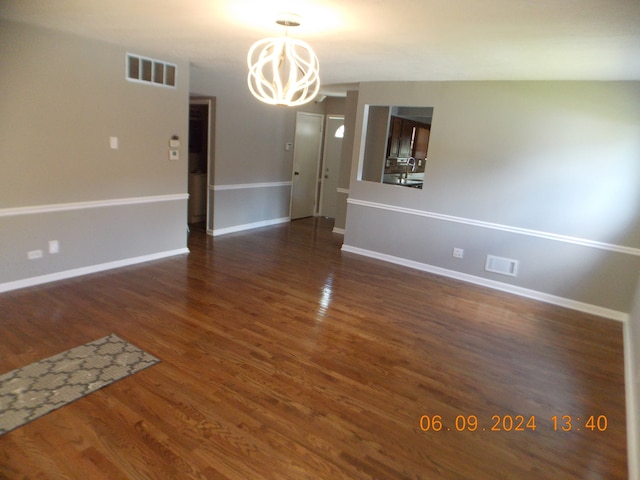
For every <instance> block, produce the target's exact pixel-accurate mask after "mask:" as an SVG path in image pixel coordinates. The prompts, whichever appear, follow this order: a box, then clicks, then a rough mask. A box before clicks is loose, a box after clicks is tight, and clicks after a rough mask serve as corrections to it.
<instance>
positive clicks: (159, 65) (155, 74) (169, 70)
mask: <svg viewBox="0 0 640 480" xmlns="http://www.w3.org/2000/svg"><path fill="white" fill-rule="evenodd" d="M177 76H178V67H177V66H176V65H174V64H173V63H168V62H163V61H162V60H156V59H153V58H148V57H142V56H140V55H135V54H133V53H127V80H129V81H131V82H140V83H148V84H151V85H158V86H163V87H171V88H175V86H176V79H177Z"/></svg>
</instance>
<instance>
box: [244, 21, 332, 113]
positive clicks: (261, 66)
mask: <svg viewBox="0 0 640 480" xmlns="http://www.w3.org/2000/svg"><path fill="white" fill-rule="evenodd" d="M276 23H277V24H278V25H282V26H284V27H285V35H284V37H280V38H265V39H263V40H258V41H257V42H256V43H254V44H253V45H252V46H251V48H250V49H249V54H248V55H247V64H248V66H249V76H248V79H247V81H248V84H249V90H250V91H251V93H252V94H253V96H254V97H256V98H257V99H258V100H260V101H261V102H265V103H268V104H270V105H284V106H287V107H295V106H297V105H302V104H304V103H307V102H310V101H311V100H313V99H314V98H315V96H316V95H317V94H318V91H319V90H320V77H319V64H318V57H317V56H316V54H315V53H314V52H313V50H312V49H311V47H310V46H309V44H308V43H306V42H303V41H302V40H297V39H295V38H290V37H289V36H288V30H289V27H297V26H299V25H300V19H299V17H298V16H297V15H292V14H287V15H286V16H281V17H280V18H279V19H278V20H277V21H276Z"/></svg>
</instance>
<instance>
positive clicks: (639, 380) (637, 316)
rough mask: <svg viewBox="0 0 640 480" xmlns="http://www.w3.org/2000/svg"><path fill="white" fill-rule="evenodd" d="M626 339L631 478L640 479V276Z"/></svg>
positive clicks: (633, 479) (631, 479) (628, 439)
mask: <svg viewBox="0 0 640 480" xmlns="http://www.w3.org/2000/svg"><path fill="white" fill-rule="evenodd" d="M625 340H626V342H625V352H626V353H625V355H626V357H625V360H626V364H627V379H626V389H627V398H628V402H627V418H628V419H629V420H628V429H627V431H628V438H627V442H628V444H629V453H628V455H629V472H630V475H629V478H630V480H640V278H638V287H637V289H636V296H635V301H634V306H633V309H632V311H631V316H630V319H629V322H628V324H627V328H626V330H625Z"/></svg>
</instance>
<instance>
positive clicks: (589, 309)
mask: <svg viewBox="0 0 640 480" xmlns="http://www.w3.org/2000/svg"><path fill="white" fill-rule="evenodd" d="M342 250H343V251H345V252H350V253H355V254H358V255H363V256H365V257H371V258H375V259H378V260H382V261H385V262H389V263H395V264H397V265H403V266H405V267H409V268H414V269H416V270H422V271H424V272H429V273H435V274H437V275H442V276H444V277H450V278H454V279H456V280H462V281H463V282H468V283H473V284H475V285H480V286H483V287H488V288H492V289H494V290H500V291H502V292H507V293H513V294H514V295H519V296H521V297H526V298H531V299H534V300H540V301H541V302H545V303H550V304H553V305H558V306H561V307H566V308H570V309H572V310H578V311H580V312H584V313H589V314H592V315H597V316H600V317H605V318H610V319H612V320H618V321H620V322H625V321H627V320H628V318H629V314H627V313H625V312H619V311H617V310H611V309H609V308H604V307H600V306H598V305H591V304H589V303H583V302H578V301H576V300H571V299H569V298H563V297H558V296H555V295H550V294H548V293H543V292H538V291H536V290H530V289H528V288H522V287H518V286H515V285H509V284H507V283H502V282H496V281H495V280H489V279H487V278H482V277H477V276H475V275H469V274H467V273H461V272H456V271H455V270H448V269H446V268H441V267H436V266H434V265H429V264H427V263H420V262H415V261H413V260H407V259H406V258H401V257H395V256H393V255H387V254H384V253H379V252H374V251H372V250H366V249H363V248H358V247H353V246H350V245H342Z"/></svg>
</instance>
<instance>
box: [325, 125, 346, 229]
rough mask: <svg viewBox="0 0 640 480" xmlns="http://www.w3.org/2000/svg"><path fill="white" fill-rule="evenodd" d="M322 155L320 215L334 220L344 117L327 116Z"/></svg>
mask: <svg viewBox="0 0 640 480" xmlns="http://www.w3.org/2000/svg"><path fill="white" fill-rule="evenodd" d="M325 123H326V127H325V136H324V153H323V154H322V175H321V178H320V183H321V187H320V209H319V211H320V215H322V216H324V217H329V218H336V202H337V196H338V180H339V176H340V159H341V156H342V138H343V137H344V115H328V116H327V120H326V122H325Z"/></svg>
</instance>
